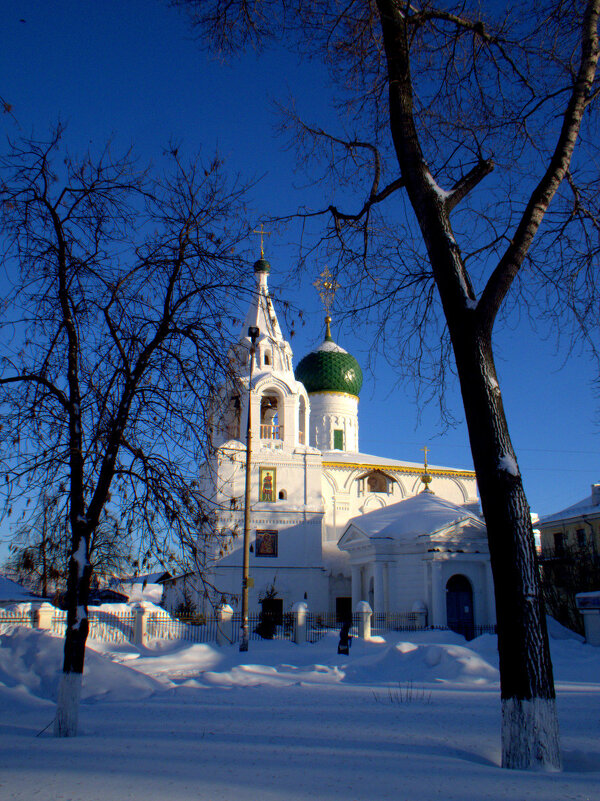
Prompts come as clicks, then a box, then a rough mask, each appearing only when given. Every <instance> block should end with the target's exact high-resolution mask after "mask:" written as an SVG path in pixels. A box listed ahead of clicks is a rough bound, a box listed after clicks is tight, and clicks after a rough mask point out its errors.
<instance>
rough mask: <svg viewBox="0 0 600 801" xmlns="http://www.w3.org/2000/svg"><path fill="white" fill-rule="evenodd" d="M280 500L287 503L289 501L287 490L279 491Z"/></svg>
mask: <svg viewBox="0 0 600 801" xmlns="http://www.w3.org/2000/svg"><path fill="white" fill-rule="evenodd" d="M278 497H279V500H280V501H285V500H287V492H286V491H285V490H279V496H278Z"/></svg>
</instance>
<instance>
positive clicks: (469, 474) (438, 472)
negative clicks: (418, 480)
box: [323, 461, 476, 478]
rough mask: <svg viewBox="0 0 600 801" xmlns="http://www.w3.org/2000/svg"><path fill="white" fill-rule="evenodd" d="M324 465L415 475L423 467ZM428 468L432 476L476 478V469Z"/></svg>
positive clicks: (373, 463)
mask: <svg viewBox="0 0 600 801" xmlns="http://www.w3.org/2000/svg"><path fill="white" fill-rule="evenodd" d="M323 467H348V468H351V469H352V470H354V469H356V468H359V469H361V470H373V469H374V468H377V469H379V470H382V471H383V472H385V471H389V472H391V473H413V474H414V475H415V476H418V475H419V474H420V473H421V471H422V468H421V466H420V465H415V466H414V467H405V466H403V465H402V466H400V465H396V466H394V465H387V464H382V463H377V462H371V463H370V464H364V463H358V462H326V461H323ZM427 470H428V471H429V474H430V475H432V476H452V477H456V478H476V475H475V471H474V470H452V468H448V469H444V468H440V467H431V465H428V466H427Z"/></svg>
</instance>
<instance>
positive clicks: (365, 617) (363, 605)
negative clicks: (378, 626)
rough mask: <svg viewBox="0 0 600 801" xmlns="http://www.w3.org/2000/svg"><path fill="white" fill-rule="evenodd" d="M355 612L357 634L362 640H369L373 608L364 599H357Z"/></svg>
mask: <svg viewBox="0 0 600 801" xmlns="http://www.w3.org/2000/svg"><path fill="white" fill-rule="evenodd" d="M356 612H357V614H358V636H359V637H362V639H363V640H370V639H371V617H372V615H373V610H372V609H371V607H370V606H369V604H368V603H367V602H366V601H359V602H358V603H357V604H356Z"/></svg>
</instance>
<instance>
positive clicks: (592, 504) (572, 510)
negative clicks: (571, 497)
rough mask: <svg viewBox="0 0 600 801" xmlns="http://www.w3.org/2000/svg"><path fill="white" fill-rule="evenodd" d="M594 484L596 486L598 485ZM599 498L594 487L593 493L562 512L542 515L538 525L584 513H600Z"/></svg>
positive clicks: (576, 516)
mask: <svg viewBox="0 0 600 801" xmlns="http://www.w3.org/2000/svg"><path fill="white" fill-rule="evenodd" d="M592 486H593V487H595V486H597V485H592ZM599 500H600V498H599V495H598V492H597V491H596V492H594V490H593V489H592V493H591V495H588V496H587V497H586V498H583V499H582V500H581V501H577V503H574V504H573V505H572V506H567V508H566V509H562V510H561V511H560V512H554V514H551V515H545V516H544V517H540V519H539V521H538V522H537V523H536V525H537V526H544V525H548V524H550V523H558V522H561V521H562V520H569V519H572V518H578V517H583V516H584V515H586V516H587V515H600V504H599V503H598V501H599Z"/></svg>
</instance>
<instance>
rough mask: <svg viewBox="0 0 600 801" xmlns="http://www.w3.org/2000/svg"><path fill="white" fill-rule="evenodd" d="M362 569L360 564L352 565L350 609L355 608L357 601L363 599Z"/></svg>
mask: <svg viewBox="0 0 600 801" xmlns="http://www.w3.org/2000/svg"><path fill="white" fill-rule="evenodd" d="M361 574H362V569H361V566H360V565H352V609H356V604H357V603H358V602H359V601H364V600H365V599H364V598H363V597H362V586H361Z"/></svg>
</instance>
